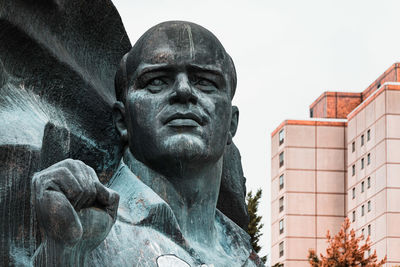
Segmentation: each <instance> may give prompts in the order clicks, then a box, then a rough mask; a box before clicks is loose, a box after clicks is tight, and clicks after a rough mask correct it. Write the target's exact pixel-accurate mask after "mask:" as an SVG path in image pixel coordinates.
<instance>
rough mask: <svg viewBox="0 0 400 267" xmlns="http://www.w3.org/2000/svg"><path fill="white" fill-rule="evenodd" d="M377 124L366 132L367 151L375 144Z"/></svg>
mask: <svg viewBox="0 0 400 267" xmlns="http://www.w3.org/2000/svg"><path fill="white" fill-rule="evenodd" d="M375 125H376V124H372V125H371V126H369V127H368V128H367V131H366V134H365V148H366V150H367V151H369V150H371V148H373V147H374V146H375ZM368 130H369V135H370V139H369V140H368Z"/></svg>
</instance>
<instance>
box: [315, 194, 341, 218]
mask: <svg viewBox="0 0 400 267" xmlns="http://www.w3.org/2000/svg"><path fill="white" fill-rule="evenodd" d="M344 198H345V196H344V195H336V194H318V195H317V214H318V215H337V216H344V214H345V207H344Z"/></svg>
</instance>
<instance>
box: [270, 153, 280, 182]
mask: <svg viewBox="0 0 400 267" xmlns="http://www.w3.org/2000/svg"><path fill="white" fill-rule="evenodd" d="M278 172H279V156H278V155H275V156H274V157H273V158H272V159H271V180H272V179H274V178H276V177H277V176H278Z"/></svg>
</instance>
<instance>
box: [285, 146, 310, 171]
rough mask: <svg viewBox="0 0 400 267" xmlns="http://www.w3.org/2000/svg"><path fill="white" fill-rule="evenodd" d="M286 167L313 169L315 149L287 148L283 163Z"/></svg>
mask: <svg viewBox="0 0 400 267" xmlns="http://www.w3.org/2000/svg"><path fill="white" fill-rule="evenodd" d="M284 165H286V168H288V169H302V170H314V169H315V149H312V148H287V149H286V154H285V164H284Z"/></svg>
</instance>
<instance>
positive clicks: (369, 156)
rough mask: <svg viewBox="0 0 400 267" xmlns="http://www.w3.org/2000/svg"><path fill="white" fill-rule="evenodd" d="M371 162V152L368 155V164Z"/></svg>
mask: <svg viewBox="0 0 400 267" xmlns="http://www.w3.org/2000/svg"><path fill="white" fill-rule="evenodd" d="M369 164H371V153H368V155H367V165H369Z"/></svg>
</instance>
